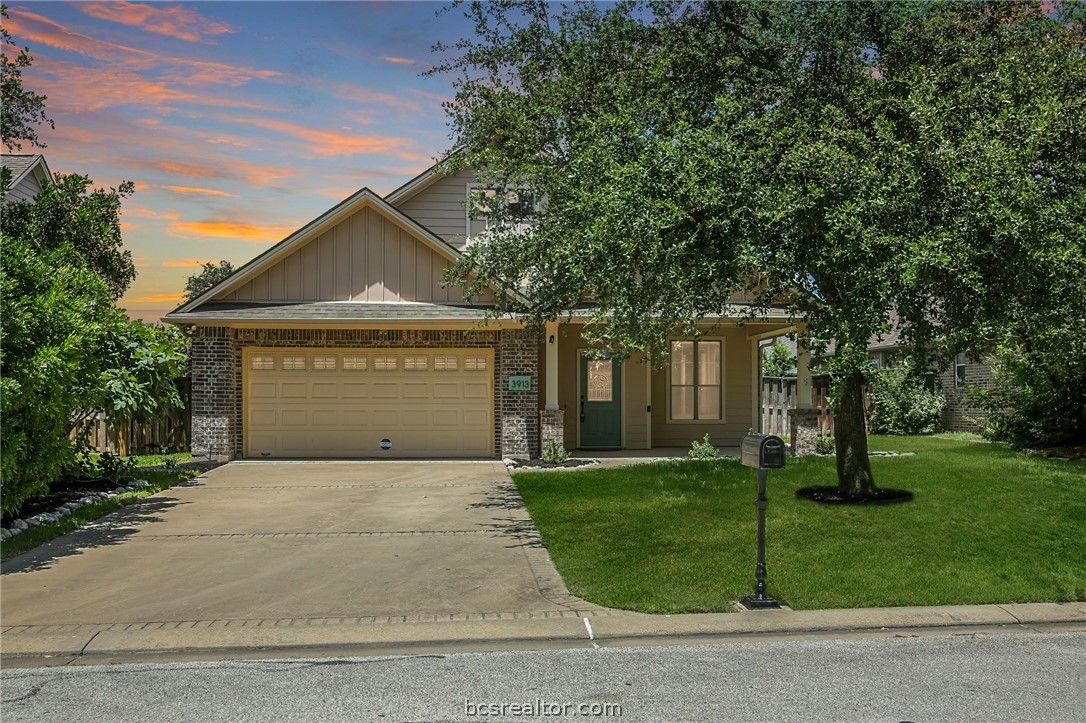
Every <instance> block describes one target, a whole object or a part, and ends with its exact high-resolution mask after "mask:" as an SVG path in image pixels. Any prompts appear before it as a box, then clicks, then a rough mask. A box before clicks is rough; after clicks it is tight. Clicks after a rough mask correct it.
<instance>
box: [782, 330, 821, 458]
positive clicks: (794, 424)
mask: <svg viewBox="0 0 1086 723" xmlns="http://www.w3.org/2000/svg"><path fill="white" fill-rule="evenodd" d="M813 391H814V385H813V384H812V383H811V352H810V351H809V350H808V349H806V348H805V347H802V346H799V347H796V408H795V409H790V410H788V433H789V436H790V437H791V438H792V455H793V456H795V457H801V456H804V455H808V454H814V445H815V439H816V438H817V437H818V409H817V408H815V406H814V403H813V401H812V398H813V396H814V395H813Z"/></svg>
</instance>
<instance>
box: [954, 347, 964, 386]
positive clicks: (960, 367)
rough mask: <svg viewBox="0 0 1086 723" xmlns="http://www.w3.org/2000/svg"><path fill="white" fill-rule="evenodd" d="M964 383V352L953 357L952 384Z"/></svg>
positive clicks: (959, 384)
mask: <svg viewBox="0 0 1086 723" xmlns="http://www.w3.org/2000/svg"><path fill="white" fill-rule="evenodd" d="M963 384H965V354H959V355H958V356H956V357H955V358H954V386H956V387H960V386H961V385H963Z"/></svg>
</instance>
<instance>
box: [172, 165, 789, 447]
mask: <svg viewBox="0 0 1086 723" xmlns="http://www.w3.org/2000/svg"><path fill="white" fill-rule="evenodd" d="M476 189H477V185H476V180H475V178H474V177H473V176H472V175H471V174H470V173H460V174H457V175H455V176H446V175H444V174H442V173H440V172H438V171H436V170H434V169H431V170H429V171H427V172H425V173H423V174H421V175H420V176H418V177H416V178H415V179H413V180H411V181H410V182H409V183H407V184H405V185H404V186H402V187H401V188H399V189H397V190H396V191H393V192H392V193H390V194H389V195H388V196H386V197H384V198H382V197H380V196H378V195H377V194H375V193H373V192H372V191H370V190H369V189H362V190H361V191H359V192H358V193H356V194H354V195H353V196H351V197H350V198H348V199H346V200H345V201H343V202H342V203H340V204H338V205H337V206H335V207H333V208H332V209H330V210H329V211H327V212H326V213H324V214H322V215H321V216H320V217H318V218H317V219H315V220H313V221H312V222H310V223H308V224H306V225H305V226H303V227H302V228H301V229H299V230H298V231H296V232H295V233H293V234H291V235H290V236H288V237H287V238H286V239H284V240H283V241H282V242H280V243H278V244H276V245H275V246H273V247H272V248H270V249H269V250H267V251H266V252H264V253H263V254H261V255H260V256H258V257H257V258H255V259H253V260H252V261H251V262H249V263H248V264H246V265H245V266H243V267H242V268H240V269H239V270H238V271H237V272H235V273H234V274H233V275H231V276H230V277H229V278H227V279H225V280H223V281H222V282H220V283H219V284H217V285H216V286H214V287H213V288H211V289H209V290H208V291H207V292H205V293H204V294H201V295H200V296H199V297H198V298H196V299H193V300H192V301H191V302H189V303H187V304H184V305H183V306H181V307H179V308H178V309H177V310H175V311H173V312H172V313H170V314H168V315H167V316H166V317H165V319H166V320H167V321H169V322H172V323H175V324H181V325H188V326H191V327H192V332H193V335H192V352H191V361H192V410H191V411H192V449H193V453H194V454H197V455H207V456H210V457H213V458H217V459H233V458H238V457H247V458H290V457H378V458H381V457H390V458H396V457H496V456H518V457H525V456H529V455H531V456H536V455H538V454H539V453H540V450H541V449H543V448H545V447H546V445H547V444H548V443H549V442H552V441H554V442H559V443H561V444H563V445H564V446H565V447H566V448H569V449H574V448H584V449H622V448H627V449H649V448H652V447H669V446H683V447H685V446H688V445H689V444H690V442H691V441H692V440H694V439H700V438H701V437H702V436H703V435H705V434H709V436H710V439H711V440H712V441H713V443H715V444H717V445H722V446H723V445H728V446H732V445H738V444H739V442H740V440H741V438H742V436H743V435H744V434H746V432H747V431H748V430H749V429H751V428H754V429H757V428H758V426H759V420H760V416H761V414H760V403H759V398H758V396H759V395H758V389H759V386H760V382H759V370H758V368H759V364H758V353H759V352H758V344H759V341H760V340H761V339H765V338H770V337H774V336H780V335H781V334H783V333H786V332H787V331H789V330H791V329H792V327H791V326H790V323H789V321H788V319H787V316H786V314H784V313H783V312H782V313H781V314H780V315H779V316H773V317H771V318H765V319H760V320H758V321H757V322H748V323H746V324H745V325H744V326H741V327H740V326H738V325H737V324H736V323H735V322H736V321H737V320H738V312H739V306H741V301H738V300H737V302H736V305H735V307H734V308H731V309H729V310H724V313H723V315H722V316H719V317H715V318H713V319H710V320H707V321H706V322H705V323H704V324H703V325H702V329H703V334H702V335H701V336H700V338H698V339H689V338H675V339H674V340H673V341H672V342H671V360H670V362H669V365H668V367H667V369H664V370H652V369H651V367H650V366H649V365H648V364H646V363H643V359H642V358H641V356H640V355H634V356H633V357H632V358H630V359H628V360H627V361H625V362H624V363H617V362H611V361H606V360H594V359H591V358H588V357H586V356H585V355H584V352H585V351H586V350H587V347H588V345H587V344H586V343H585V342H584V341H583V339H582V337H581V327H582V323H583V322H582V320H581V319H579V318H578V317H576V316H572V317H570V318H567V319H564V320H563V321H562V322H561V323H557V322H556V323H551V324H548V325H547V329H546V331H545V332H544V333H543V334H542V335H535V334H530V333H528V332H527V331H526V330H525V329H524V326H523V324H522V323H520V322H519V321H517V320H516V319H513V318H502V319H498V320H490V321H489V322H488V323H484V319H483V316H484V312H485V311H486V309H487V308H488V307H489V306H490V305H492V304H493V303H494V296H493V294H486V295H484V296H482V297H481V298H476V299H474V300H473V303H468V302H466V301H465V300H464V298H463V293H462V291H461V289H459V288H457V287H445V286H444V285H443V284H442V271H443V270H444V269H445V268H446V267H447V266H448V265H449V264H451V263H454V262H456V261H457V260H458V259H459V258H460V253H461V250H462V249H463V248H464V246H465V245H466V244H467V243H468V242H469V240H470V235H471V234H472V233H475V232H477V228H478V227H479V223H480V220H479V219H478V218H471V219H469V214H468V212H467V210H466V206H467V202H468V200H469V199H470V198H473V197H475V194H477V190H476ZM483 227H485V223H484V224H483Z"/></svg>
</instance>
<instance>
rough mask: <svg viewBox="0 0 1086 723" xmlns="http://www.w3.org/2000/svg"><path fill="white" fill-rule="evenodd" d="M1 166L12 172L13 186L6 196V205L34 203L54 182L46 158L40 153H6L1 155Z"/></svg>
mask: <svg viewBox="0 0 1086 723" xmlns="http://www.w3.org/2000/svg"><path fill="white" fill-rule="evenodd" d="M0 166H2V167H3V168H5V169H7V170H8V171H10V172H11V186H10V187H9V188H8V190H7V193H6V194H5V195H4V203H12V202H14V201H33V200H34V197H35V196H37V195H38V194H39V193H41V192H42V189H43V188H45V187H46V186H47V185H49V184H51V183H52V182H53V176H52V174H50V173H49V166H48V165H46V163H45V156H43V155H41V154H40V153H31V154H28V153H4V154H3V155H0Z"/></svg>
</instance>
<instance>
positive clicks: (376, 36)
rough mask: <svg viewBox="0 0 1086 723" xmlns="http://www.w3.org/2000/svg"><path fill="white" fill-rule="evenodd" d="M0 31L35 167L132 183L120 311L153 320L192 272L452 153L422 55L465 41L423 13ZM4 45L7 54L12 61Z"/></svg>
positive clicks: (236, 8) (211, 11) (210, 8)
mask: <svg viewBox="0 0 1086 723" xmlns="http://www.w3.org/2000/svg"><path fill="white" fill-rule="evenodd" d="M7 4H8V14H9V16H10V19H9V20H8V21H7V22H6V23H5V27H6V28H7V29H8V31H9V32H10V33H11V34H12V36H13V37H14V40H15V42H16V43H17V44H18V45H19V46H29V47H30V51H31V55H32V56H33V57H34V64H33V65H32V66H31V67H30V68H27V69H26V70H24V71H23V84H24V87H26V88H27V89H30V90H33V91H35V92H37V93H42V94H44V95H46V96H48V100H46V109H47V112H48V115H49V116H50V117H51V118H52V119H53V121H54V122H55V124H56V128H55V130H54V129H50V128H49V127H48V126H43V127H42V128H41V129H40V132H39V137H40V139H41V140H42V141H44V142H45V143H46V144H47V146H48V147H47V148H45V149H44V150H41V151H37V150H35V149H33V148H32V147H30V146H28V145H27V144H25V143H24V145H23V149H22V151H21V152H23V153H28V152H41V153H44V154H45V158H46V161H47V162H48V164H49V167H50V169H51V170H52V171H53V172H54V173H57V172H60V173H81V174H84V175H87V176H90V177H91V178H92V179H93V180H94V182H95V184H96V185H98V186H113V187H115V186H117V185H118V184H119V183H120V182H121V181H123V180H130V181H133V182H135V184H136V193H135V194H134V195H133V196H132V197H130V198H129V199H127V200H126V201H125V203H124V206H123V208H124V210H123V217H122V232H123V238H124V244H125V247H126V248H127V249H129V250H131V252H132V256H133V259H134V261H135V264H136V269H137V272H138V276H137V277H136V280H135V282H134V283H133V284H132V286H131V288H130V289H129V290H128V293H127V294H126V295H125V296H124V297H123V298H122V299H121V301H120V302H119V304H120V305H121V306H124V307H125V308H127V309H128V310H129V313H130V314H131V315H133V316H138V317H140V318H144V319H146V320H156V319H158V318H159V317H161V316H162V315H163V314H164V313H166V312H168V311H170V310H172V309H173V308H174V307H175V306H177V305H178V303H180V301H181V296H182V292H183V290H184V286H185V281H186V279H187V278H188V277H189V276H190V275H192V274H193V273H195V272H196V271H198V270H199V264H200V262H203V261H218V260H220V259H226V260H229V261H231V262H233V263H234V264H235V265H240V264H243V263H245V262H247V261H249V260H250V259H252V258H253V257H254V256H256V255H258V254H260V253H261V252H263V251H264V250H265V249H267V248H269V247H270V246H271V245H273V244H275V243H276V242H278V241H280V240H282V239H283V238H284V237H286V236H287V235H289V234H290V233H292V232H293V231H295V230H296V229H298V228H300V227H301V226H303V225H305V224H306V223H307V222H309V221H310V220H312V219H313V218H316V217H317V216H319V215H320V214H322V213H323V212H324V211H326V210H328V209H329V208H331V207H332V206H333V205H335V204H336V203H338V202H339V201H341V200H343V199H344V198H346V197H348V196H350V195H351V194H352V193H354V192H355V191H357V190H358V189H360V188H362V187H364V186H368V187H369V188H371V189H373V190H374V191H376V192H377V193H380V194H382V195H383V194H385V193H388V192H389V191H391V190H393V189H395V188H397V187H398V186H400V185H402V184H403V183H405V182H406V181H408V180H410V179H411V178H412V177H414V176H415V175H417V174H418V173H420V172H422V171H423V170H425V169H426V168H428V167H429V166H430V165H432V164H433V162H434V161H435V160H436V159H437V158H438V157H440V156H441V155H442V154H443V153H444V152H445V151H446V150H448V148H449V147H450V143H451V142H450V138H449V130H448V126H447V123H446V116H445V113H444V111H443V110H442V108H441V103H442V101H444V100H448V99H450V98H451V97H452V82H451V81H452V79H451V77H449V76H439V77H433V78H423V77H420V73H421V72H422V71H424V70H426V69H427V68H429V67H430V64H431V63H432V62H434V61H435V59H436V57H437V56H434V55H433V53H432V52H431V47H432V46H433V44H434V43H435V42H436V41H442V42H445V43H446V44H452V43H455V42H456V40H458V39H459V38H461V37H466V36H468V35H469V34H470V30H471V26H470V24H469V23H468V21H467V20H466V19H465V18H464V16H463V11H461V10H454V11H452V12H449V13H445V14H443V15H440V16H439V15H437V12H438V11H439V10H440V9H441V8H442V7H443V5H442V4H441V3H429V2H202V3H132V2H109V3H90V2H70V3H61V2H29V3H21V2H18V1H17V0H9V1H8V2H7ZM10 51H11V49H10V48H7V49H5V52H10Z"/></svg>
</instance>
